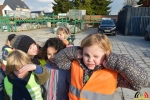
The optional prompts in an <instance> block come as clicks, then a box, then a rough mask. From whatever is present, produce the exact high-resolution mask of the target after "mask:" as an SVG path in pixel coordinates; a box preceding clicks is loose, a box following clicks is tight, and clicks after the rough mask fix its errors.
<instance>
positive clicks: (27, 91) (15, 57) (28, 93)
mask: <svg viewBox="0 0 150 100" xmlns="http://www.w3.org/2000/svg"><path fill="white" fill-rule="evenodd" d="M27 64H28V69H26V68H27V67H24V66H26V65H27ZM23 70H27V71H26V73H25V74H24V75H23V76H19V74H18V73H19V71H20V72H21V71H23ZM34 73H35V74H41V73H39V72H37V71H36V65H34V64H32V62H31V60H30V58H29V56H28V55H27V54H26V53H24V52H23V51H21V50H15V51H13V52H12V53H10V54H9V55H8V57H7V65H6V75H7V76H6V77H5V78H4V87H5V91H6V93H7V95H8V96H9V98H10V100H43V98H42V95H41V94H42V93H41V88H40V85H39V84H38V83H37V80H36V77H35V75H34ZM41 81H44V80H41Z"/></svg>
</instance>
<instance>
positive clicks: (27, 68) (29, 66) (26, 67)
mask: <svg viewBox="0 0 150 100" xmlns="http://www.w3.org/2000/svg"><path fill="white" fill-rule="evenodd" d="M35 69H36V65H35V64H26V65H24V66H23V67H22V68H21V69H20V70H19V73H25V72H28V71H33V70H35Z"/></svg>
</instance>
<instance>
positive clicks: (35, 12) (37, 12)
mask: <svg viewBox="0 0 150 100" xmlns="http://www.w3.org/2000/svg"><path fill="white" fill-rule="evenodd" d="M41 12H43V13H44V11H31V13H38V14H40V13H41Z"/></svg>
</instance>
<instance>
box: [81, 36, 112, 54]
mask: <svg viewBox="0 0 150 100" xmlns="http://www.w3.org/2000/svg"><path fill="white" fill-rule="evenodd" d="M95 44H97V45H99V46H100V47H101V48H102V49H103V50H105V51H109V52H110V53H111V52H112V45H111V43H110V41H109V39H108V37H107V36H106V35H104V34H100V33H94V34H90V35H88V36H87V37H85V38H84V39H83V40H82V42H81V47H82V48H84V47H89V46H92V45H95Z"/></svg>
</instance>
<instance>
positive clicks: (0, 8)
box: [0, 5, 7, 15]
mask: <svg viewBox="0 0 150 100" xmlns="http://www.w3.org/2000/svg"><path fill="white" fill-rule="evenodd" d="M6 6H7V5H0V15H2V10H3V9H4V8H5V7H6Z"/></svg>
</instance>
